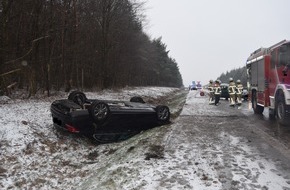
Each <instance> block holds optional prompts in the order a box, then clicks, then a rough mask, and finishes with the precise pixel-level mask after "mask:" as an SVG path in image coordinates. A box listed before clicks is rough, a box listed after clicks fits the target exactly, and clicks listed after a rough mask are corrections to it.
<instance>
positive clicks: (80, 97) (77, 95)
mask: <svg viewBox="0 0 290 190" xmlns="http://www.w3.org/2000/svg"><path fill="white" fill-rule="evenodd" d="M68 99H69V100H71V101H73V102H74V103H76V104H78V105H80V106H83V104H84V103H85V102H86V100H87V97H86V95H85V94H84V93H83V92H80V91H73V92H71V93H70V94H69V95H68Z"/></svg>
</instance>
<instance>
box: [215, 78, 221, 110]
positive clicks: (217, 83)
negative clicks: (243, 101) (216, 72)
mask: <svg viewBox="0 0 290 190" xmlns="http://www.w3.org/2000/svg"><path fill="white" fill-rule="evenodd" d="M220 85H221V81H220V80H216V81H215V85H214V105H216V106H218V105H219V101H220V97H221V86H220Z"/></svg>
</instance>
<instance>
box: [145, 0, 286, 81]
mask: <svg viewBox="0 0 290 190" xmlns="http://www.w3.org/2000/svg"><path fill="white" fill-rule="evenodd" d="M145 7H146V10H145V14H146V16H147V20H148V22H149V23H148V26H147V27H146V32H147V33H148V34H149V36H151V38H158V37H162V41H163V43H165V44H166V45H167V50H170V52H169V56H170V57H172V58H174V59H175V60H176V61H177V63H178V66H179V69H180V72H181V75H182V78H183V83H184V85H185V86H188V85H189V84H190V83H191V81H192V80H200V81H202V83H203V84H206V83H208V81H209V80H210V79H213V80H215V79H216V78H217V77H219V76H220V74H221V73H223V72H226V71H230V70H232V69H234V68H239V67H242V66H244V65H245V62H246V59H247V57H248V56H249V55H250V53H251V52H253V51H255V50H256V49H258V48H260V47H269V46H271V45H273V44H275V43H278V42H280V41H281V40H284V39H287V40H290V0H147V4H146V6H145ZM235 80H237V79H235ZM224 82H227V81H224Z"/></svg>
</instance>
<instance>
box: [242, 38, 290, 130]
mask: <svg viewBox="0 0 290 190" xmlns="http://www.w3.org/2000/svg"><path fill="white" fill-rule="evenodd" d="M246 66H247V74H248V89H249V98H250V100H251V102H252V108H253V110H254V112H255V113H256V114H262V113H263V111H264V108H265V107H268V108H269V117H270V118H273V119H274V118H277V119H278V122H279V123H280V124H282V125H289V123H290V41H287V40H283V41H281V42H279V43H277V44H275V45H273V46H271V47H269V48H260V49H258V50H256V51H254V52H253V53H251V55H250V56H249V57H248V59H247V63H246Z"/></svg>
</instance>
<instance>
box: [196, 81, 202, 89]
mask: <svg viewBox="0 0 290 190" xmlns="http://www.w3.org/2000/svg"><path fill="white" fill-rule="evenodd" d="M196 89H202V85H201V83H200V81H197V84H196Z"/></svg>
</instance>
